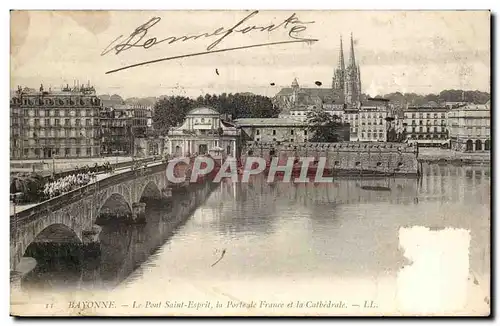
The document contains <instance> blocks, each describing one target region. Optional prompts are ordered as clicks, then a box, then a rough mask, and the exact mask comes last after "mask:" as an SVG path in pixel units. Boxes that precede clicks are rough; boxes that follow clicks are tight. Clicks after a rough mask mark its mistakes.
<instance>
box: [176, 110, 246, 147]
mask: <svg viewBox="0 0 500 326" xmlns="http://www.w3.org/2000/svg"><path fill="white" fill-rule="evenodd" d="M239 136H240V131H239V130H238V129H237V128H236V127H235V126H234V125H233V124H232V123H230V122H228V121H224V120H222V119H221V115H220V114H219V112H217V111H215V110H214V109H212V108H207V107H200V108H196V109H193V110H191V111H190V112H189V113H188V114H187V115H186V119H185V120H184V122H183V124H182V125H181V126H179V127H177V128H175V129H173V130H171V131H169V133H168V151H169V154H170V155H173V156H182V155H189V154H211V155H215V156H218V155H222V156H228V155H230V156H232V157H236V156H237V155H239V153H238V148H239V143H238V142H239V138H240V137H239Z"/></svg>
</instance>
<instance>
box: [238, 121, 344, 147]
mask: <svg viewBox="0 0 500 326" xmlns="http://www.w3.org/2000/svg"><path fill="white" fill-rule="evenodd" d="M235 124H236V126H237V127H238V128H240V129H241V131H242V132H241V137H242V140H243V141H257V142H287V143H305V142H308V141H309V140H310V137H311V136H312V135H311V134H310V133H309V130H308V129H309V125H308V124H307V122H304V121H300V120H296V119H286V118H243V119H237V120H235ZM334 133H335V134H337V136H338V140H339V141H349V125H348V124H342V125H339V126H336V127H335V132H334Z"/></svg>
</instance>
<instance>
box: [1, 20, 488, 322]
mask: <svg viewBox="0 0 500 326" xmlns="http://www.w3.org/2000/svg"><path fill="white" fill-rule="evenodd" d="M10 19H11V48H10V64H11V70H10V72H11V77H10V80H11V84H10V288H11V295H10V298H11V301H10V311H11V315H13V316H75V317H76V316H489V315H490V309H491V308H490V299H491V294H490V257H491V256H490V245H491V239H490V226H491V219H490V214H491V197H490V194H491V164H490V159H491V128H490V125H491V118H490V116H491V102H490V97H491V94H490V92H491V90H490V80H491V76H490V75H491V70H490V68H491V67H490V60H491V58H490V47H491V45H490V33H491V32H490V19H491V13H490V12H489V11H285V10H283V11H265V10H246V11H244V10H241V11H229V10H228V11H222V10H221V11H193V10H190V11H29V10H28V11H26V10H24V11H23V10H13V11H11V14H10Z"/></svg>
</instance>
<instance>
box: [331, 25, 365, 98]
mask: <svg viewBox="0 0 500 326" xmlns="http://www.w3.org/2000/svg"><path fill="white" fill-rule="evenodd" d="M332 89H333V92H334V93H335V94H336V97H337V98H339V99H342V100H343V102H344V103H346V104H347V106H351V107H352V106H358V105H359V103H360V102H361V72H360V69H359V65H356V56H355V54H354V41H353V39H352V33H351V52H350V55H349V65H348V66H347V67H346V66H345V62H344V49H343V46H342V36H341V37H340V51H339V62H338V65H337V69H335V72H334V74H333V81H332Z"/></svg>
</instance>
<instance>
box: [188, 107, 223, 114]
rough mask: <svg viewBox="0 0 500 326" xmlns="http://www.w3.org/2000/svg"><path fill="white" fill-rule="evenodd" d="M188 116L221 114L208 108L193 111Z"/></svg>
mask: <svg viewBox="0 0 500 326" xmlns="http://www.w3.org/2000/svg"><path fill="white" fill-rule="evenodd" d="M187 115H219V112H217V111H215V110H214V109H211V108H207V107H200V108H196V109H192V110H191V111H189V112H188V114H187Z"/></svg>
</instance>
